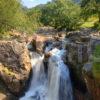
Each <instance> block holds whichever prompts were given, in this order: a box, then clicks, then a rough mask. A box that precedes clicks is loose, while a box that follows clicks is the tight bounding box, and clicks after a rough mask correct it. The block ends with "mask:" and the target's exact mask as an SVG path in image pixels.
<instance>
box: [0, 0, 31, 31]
mask: <svg viewBox="0 0 100 100" xmlns="http://www.w3.org/2000/svg"><path fill="white" fill-rule="evenodd" d="M29 21H30V20H29V18H28V16H27V15H26V13H25V11H23V6H22V5H21V3H20V0H0V33H3V32H5V31H8V30H11V29H16V30H20V31H28V30H30V29H29V28H30V27H29V26H31V22H29ZM31 30H32V28H31Z"/></svg>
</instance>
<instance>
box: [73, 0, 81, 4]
mask: <svg viewBox="0 0 100 100" xmlns="http://www.w3.org/2000/svg"><path fill="white" fill-rule="evenodd" d="M73 1H75V2H76V3H80V2H81V0H73Z"/></svg>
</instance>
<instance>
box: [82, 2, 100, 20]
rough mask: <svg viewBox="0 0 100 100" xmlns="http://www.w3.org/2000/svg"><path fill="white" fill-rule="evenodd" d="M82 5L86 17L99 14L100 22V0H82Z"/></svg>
mask: <svg viewBox="0 0 100 100" xmlns="http://www.w3.org/2000/svg"><path fill="white" fill-rule="evenodd" d="M81 7H82V8H83V15H84V17H85V18H88V17H89V16H91V15H94V14H97V15H98V18H99V22H100V0H82V2H81Z"/></svg>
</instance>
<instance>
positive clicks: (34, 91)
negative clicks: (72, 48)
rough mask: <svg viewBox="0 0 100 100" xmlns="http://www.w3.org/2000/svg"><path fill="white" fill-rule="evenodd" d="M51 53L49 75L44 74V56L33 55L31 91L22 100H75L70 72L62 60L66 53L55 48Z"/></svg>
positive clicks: (33, 53)
mask: <svg viewBox="0 0 100 100" xmlns="http://www.w3.org/2000/svg"><path fill="white" fill-rule="evenodd" d="M48 50H49V49H48ZM50 53H51V54H52V56H51V57H50V58H49V61H48V75H46V73H45V72H44V65H43V59H44V56H40V55H39V54H37V53H35V52H32V53H31V63H32V66H33V76H32V80H31V84H30V87H29V90H28V91H27V92H26V93H25V96H23V97H22V98H20V100H73V93H72V86H71V81H70V76H69V70H68V67H67V66H66V65H65V64H64V62H63V60H62V57H63V55H64V53H65V51H64V50H63V49H62V50H59V49H57V48H54V49H53V50H51V51H50ZM46 76H48V78H46Z"/></svg>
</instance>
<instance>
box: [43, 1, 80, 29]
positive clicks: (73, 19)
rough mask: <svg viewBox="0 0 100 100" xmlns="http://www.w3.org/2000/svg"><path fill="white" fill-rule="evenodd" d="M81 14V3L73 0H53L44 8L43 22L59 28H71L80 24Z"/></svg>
mask: <svg viewBox="0 0 100 100" xmlns="http://www.w3.org/2000/svg"><path fill="white" fill-rule="evenodd" d="M79 15H80V7H79V5H77V4H75V3H74V2H72V1H71V0H53V1H52V2H49V3H48V4H47V5H45V7H44V8H43V9H42V17H41V22H42V23H44V25H50V26H53V27H55V28H56V29H59V30H62V29H66V30H71V29H75V28H76V27H77V26H78V24H79Z"/></svg>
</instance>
